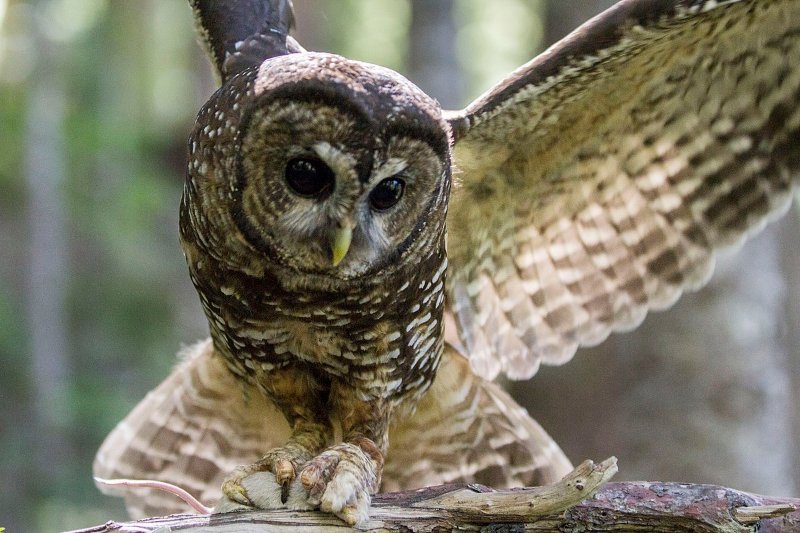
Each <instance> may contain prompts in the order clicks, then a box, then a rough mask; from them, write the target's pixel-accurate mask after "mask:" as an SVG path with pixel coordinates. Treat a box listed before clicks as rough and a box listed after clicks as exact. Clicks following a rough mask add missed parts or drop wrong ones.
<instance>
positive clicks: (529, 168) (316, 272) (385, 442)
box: [95, 0, 800, 523]
mask: <svg viewBox="0 0 800 533" xmlns="http://www.w3.org/2000/svg"><path fill="white" fill-rule="evenodd" d="M192 5H193V7H194V9H195V14H196V15H197V20H198V25H199V28H200V30H201V32H200V33H201V36H202V37H203V38H204V40H205V41H206V43H207V46H208V50H209V51H210V55H211V58H212V61H213V62H214V63H215V66H216V67H217V71H218V74H219V75H220V78H221V79H222V82H223V85H222V87H221V88H220V90H219V91H217V93H215V95H214V96H212V98H211V99H210V100H209V102H208V103H207V104H206V105H205V106H204V108H203V109H202V110H201V112H200V113H199V115H198V119H197V123H196V126H195V128H194V131H193V132H192V135H191V137H190V141H189V152H190V153H189V165H188V177H187V181H186V187H185V189H184V197H183V202H182V205H181V242H182V245H183V248H184V251H185V254H186V259H187V263H188V266H189V271H190V275H191V278H192V281H193V282H194V284H195V286H196V287H197V290H198V294H199V295H200V299H201V301H202V304H203V307H204V309H205V312H206V315H207V317H208V320H209V326H210V330H211V343H206V344H203V345H200V346H198V347H196V348H195V349H194V353H193V356H192V357H190V358H189V359H188V360H187V361H186V362H184V363H182V364H181V365H180V366H178V367H177V368H176V370H175V371H173V373H172V375H171V376H170V377H169V378H168V379H167V381H165V382H164V383H163V384H162V385H161V386H160V387H159V388H158V389H157V390H156V391H155V392H154V393H153V394H151V395H150V396H148V398H146V399H145V400H144V401H143V402H142V404H140V406H139V407H137V408H136V410H135V411H134V412H133V413H131V415H130V416H129V417H128V418H127V419H126V420H125V421H123V422H122V423H121V424H120V426H119V427H118V428H117V429H116V430H115V431H114V432H113V433H112V434H111V435H110V436H109V438H108V439H107V441H106V443H105V444H104V445H103V447H102V448H101V450H100V452H99V453H98V457H97V461H96V464H95V472H96V474H97V475H99V476H101V477H149V478H160V479H162V480H164V481H170V482H173V483H178V484H181V485H184V486H185V487H186V488H187V489H189V490H190V491H192V492H193V493H195V494H199V495H200V496H201V498H205V499H207V500H208V499H214V498H216V497H217V496H218V495H219V494H220V492H219V491H220V488H219V487H220V483H221V482H222V481H223V479H224V483H222V491H223V492H224V493H225V495H226V496H227V497H228V498H230V499H231V500H234V501H237V502H240V503H244V504H251V503H256V504H258V503H259V502H253V501H251V499H250V498H249V497H248V495H247V493H246V491H245V490H244V489H243V488H242V487H241V484H240V483H239V482H240V481H241V480H242V479H243V478H244V477H246V476H247V475H249V474H251V473H253V472H256V471H261V470H268V471H271V472H273V473H275V474H276V477H277V481H278V482H279V484H282V485H284V489H282V494H281V496H282V497H283V498H282V499H283V501H286V497H287V492H288V490H289V487H290V486H295V487H296V486H298V484H299V486H301V488H300V490H301V491H303V490H304V491H306V492H305V493H304V494H305V495H306V496H305V497H306V498H307V503H310V504H311V505H312V506H318V507H320V508H322V509H323V510H328V511H331V512H334V513H336V514H337V515H338V516H340V517H342V518H343V519H345V520H346V521H348V522H350V523H354V522H357V521H358V520H360V519H363V518H364V517H365V516H366V513H367V510H368V504H369V495H370V494H371V493H372V492H374V491H376V490H378V488H379V486H380V485H381V481H382V486H383V487H384V488H386V489H399V488H409V487H413V486H419V485H422V484H429V483H438V482H445V481H480V482H484V483H488V484H492V485H495V486H506V485H511V484H518V483H526V484H529V483H535V482H545V483H546V482H550V481H553V480H555V479H557V478H558V477H559V476H560V475H562V474H563V473H565V471H566V469H567V468H568V467H569V462H568V461H567V460H566V458H565V457H564V456H563V454H562V453H561V451H560V450H559V449H558V447H557V446H556V445H555V444H554V443H553V442H552V441H551V440H550V439H549V437H547V435H546V434H545V433H544V432H543V431H542V430H541V428H539V426H538V425H536V424H535V422H533V421H532V420H530V418H529V417H528V416H527V415H526V414H525V413H524V411H522V410H521V409H520V408H519V407H517V406H516V405H515V404H514V403H513V401H512V400H511V399H510V398H509V397H508V396H506V395H505V394H504V393H503V392H502V391H501V390H500V389H499V388H497V386H495V385H493V384H492V383H490V382H488V381H484V378H486V379H492V378H494V377H495V376H496V375H497V374H498V373H499V372H501V371H503V372H505V373H506V374H507V375H508V376H510V377H512V378H527V377H530V376H531V375H533V374H534V373H535V371H536V369H537V368H538V366H539V364H540V363H541V362H544V363H547V364H560V363H563V362H565V361H567V360H569V359H570V358H571V357H572V355H573V354H574V352H575V350H576V349H577V348H578V347H579V346H585V345H588V344H593V343H597V342H599V341H601V340H602V339H604V338H605V337H606V336H607V335H608V334H609V333H610V332H612V331H618V330H621V329H626V328H631V327H634V326H636V325H637V324H638V323H639V322H640V321H641V320H642V318H643V317H644V315H645V313H646V312H647V311H648V310H650V309H658V308H663V307H667V306H669V305H671V304H672V303H673V302H674V301H675V299H677V298H678V296H679V295H680V294H681V292H682V291H684V290H694V289H697V288H699V287H700V286H702V285H703V284H704V282H705V281H706V280H707V278H708V276H709V274H710V272H711V269H712V267H713V258H714V253H715V250H716V249H718V248H720V247H722V246H725V245H729V244H731V243H734V242H737V241H739V240H741V238H742V237H743V236H744V235H746V234H747V233H749V232H751V231H753V230H754V229H757V228H758V227H760V226H761V225H763V223H764V221H765V220H767V219H769V218H770V217H772V216H775V215H776V214H777V213H780V212H781V211H782V210H783V209H785V208H786V206H787V205H788V204H789V199H790V197H791V191H792V190H793V187H794V186H795V185H796V183H797V174H798V167H800V156H798V151H797V146H798V141H800V105H798V104H800V70H798V69H797V68H796V65H797V64H800V3H798V2H796V1H792V0H761V1H746V0H741V1H738V2H736V1H731V2H717V1H712V0H705V1H699V0H697V1H673V2H670V1H656V0H632V1H625V2H621V3H620V4H619V5H618V6H616V7H615V8H613V9H612V10H610V11H608V12H607V13H606V14H604V15H602V16H601V17H599V18H597V19H594V20H593V21H591V22H590V23H588V24H587V25H585V26H583V27H582V28H580V29H578V30H577V31H576V32H574V33H573V34H572V35H570V36H569V37H567V38H566V39H565V40H564V41H562V42H561V43H559V44H557V45H556V46H555V47H553V48H551V49H550V50H548V51H547V52H545V53H544V54H542V56H540V57H539V58H537V59H535V60H533V61H532V62H531V63H529V64H527V65H525V66H523V67H521V68H520V69H518V70H517V71H516V72H514V73H513V74H512V75H511V76H510V77H509V78H508V79H506V80H504V81H503V82H501V83H500V84H499V85H498V86H497V87H496V88H494V89H492V90H491V91H489V92H488V93H487V94H486V95H484V96H482V97H480V98H479V99H478V100H476V101H475V102H474V103H473V104H471V105H470V106H468V107H467V108H466V109H465V110H463V111H458V112H443V111H442V110H441V109H440V108H439V106H438V104H437V103H436V102H435V101H434V100H433V99H431V98H430V97H428V96H427V95H425V94H424V93H422V91H420V90H419V89H418V88H416V87H415V86H414V85H413V84H411V83H410V82H408V81H407V80H405V79H404V78H402V77H401V76H399V75H398V74H396V73H394V72H392V71H389V70H387V69H383V68H381V67H377V66H374V65H367V64H364V63H359V62H355V61H350V60H346V59H344V58H341V57H339V56H334V55H330V54H321V53H309V52H305V51H304V50H302V48H301V47H300V46H299V45H298V44H297V43H296V42H294V41H293V40H292V39H291V38H289V37H287V32H288V30H289V28H290V26H291V21H292V18H291V9H290V5H288V4H287V3H286V2H281V1H278V0H273V1H262V2H258V1H255V0H253V1H252V2H239V3H237V4H236V7H235V8H234V7H230V8H229V7H225V6H226V5H232V4H228V3H224V4H220V3H214V2H205V1H202V0H196V1H193V2H192ZM248 6H249V7H248ZM248 13H249V14H250V16H247V14H248ZM253 14H260V15H258V17H261V18H260V19H258V18H257V19H256V20H254V19H253ZM239 19H241V20H239ZM451 160H452V161H451ZM451 169H452V172H453V176H454V180H453V181H454V183H455V184H454V185H451ZM451 186H452V188H453V192H452V195H451ZM446 231H447V239H446V241H447V242H446V244H445V232H446ZM446 323H448V324H450V325H449V326H445V324H446ZM453 324H456V325H457V327H452V326H453ZM445 335H448V336H449V338H451V339H452V343H453V345H458V346H461V347H462V349H463V350H464V352H465V353H466V354H467V356H468V357H467V358H468V359H469V363H470V364H467V358H465V357H462V355H460V352H458V351H457V350H456V348H452V347H451V345H449V344H447V343H446V342H445ZM437 370H438V374H437ZM473 371H474V372H475V373H476V375H474V374H473V373H472V372H473ZM265 453H266V455H264V454H265ZM259 457H262V459H260V460H259ZM253 461H256V462H255V463H253ZM239 463H246V464H249V465H248V466H246V467H243V468H238V469H236V470H233V466H234V465H235V464H239ZM231 471H233V473H232V474H231ZM226 476H227V477H226ZM129 502H130V504H131V506H132V507H134V508H136V509H137V510H138V511H140V512H141V511H144V512H162V511H165V510H172V509H171V508H170V506H169V504H164V503H163V502H164V499H163V496H162V497H156V496H154V495H152V494H146V495H139V494H130V495H129Z"/></svg>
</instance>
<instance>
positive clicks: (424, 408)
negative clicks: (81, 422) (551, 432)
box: [94, 340, 571, 518]
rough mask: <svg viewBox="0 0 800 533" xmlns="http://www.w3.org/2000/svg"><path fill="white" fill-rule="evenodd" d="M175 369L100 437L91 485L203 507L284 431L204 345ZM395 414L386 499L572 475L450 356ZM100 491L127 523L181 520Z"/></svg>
mask: <svg viewBox="0 0 800 533" xmlns="http://www.w3.org/2000/svg"><path fill="white" fill-rule="evenodd" d="M183 359H184V360H183V361H182V362H181V363H180V364H179V365H178V366H176V368H175V369H174V370H173V371H172V373H171V374H170V375H169V377H167V379H166V380H164V382H162V383H161V384H160V385H159V386H158V387H157V388H156V389H155V390H153V391H152V392H150V393H149V394H148V395H147V397H146V398H145V399H144V400H142V402H141V403H140V404H139V405H138V406H137V407H136V408H135V409H134V410H133V411H132V412H131V413H130V414H129V415H128V416H127V417H126V418H125V419H124V420H123V421H122V422H120V423H119V424H118V425H117V427H116V428H115V429H114V430H113V431H112V432H111V434H109V436H108V437H107V438H106V440H105V442H104V443H103V445H102V446H101V448H100V450H99V452H98V453H97V456H96V458H95V463H94V475H95V476H97V477H100V478H104V479H111V478H127V479H145V478H146V479H156V480H159V481H166V482H169V483H172V484H175V485H178V486H180V487H182V488H184V489H186V490H187V491H189V492H190V493H191V494H192V495H194V496H195V497H196V498H198V499H199V500H200V501H202V502H203V503H205V504H207V505H208V504H213V503H215V502H216V501H217V500H218V499H219V497H220V495H221V490H220V486H221V484H222V481H223V479H224V478H225V476H226V475H228V474H229V473H230V472H231V471H232V470H233V469H234V468H235V467H236V466H237V465H239V464H249V463H252V462H253V461H255V460H257V459H258V458H260V457H261V456H262V455H263V453H264V450H265V449H269V448H270V447H272V446H278V445H280V444H283V442H285V440H286V439H287V438H288V437H289V427H288V425H287V423H286V420H285V419H284V418H283V415H281V414H280V413H279V411H278V410H277V409H276V408H275V406H274V405H273V404H272V403H271V402H270V401H268V400H267V399H266V398H265V397H264V395H263V394H261V392H260V391H259V390H258V389H257V387H255V386H252V385H246V384H245V382H244V381H242V380H241V379H238V378H237V377H236V376H235V375H234V374H232V373H231V372H230V371H229V370H228V368H227V366H226V365H225V362H224V358H223V357H221V356H220V355H219V354H217V353H215V352H214V348H213V346H212V343H211V341H210V340H207V341H203V342H201V343H198V344H196V345H194V346H193V347H191V348H189V349H187V350H186V353H185V355H184V356H183ZM400 411H401V412H400V413H398V416H397V417H396V418H395V420H394V423H393V425H392V427H391V429H390V442H391V447H390V450H389V453H388V456H387V458H386V464H385V467H384V471H383V484H382V487H381V488H382V490H384V491H388V490H402V489H409V488H417V487H421V486H426V485H431V484H438V483H448V482H478V483H484V484H487V485H491V486H492V487H496V488H500V487H510V486H519V485H522V484H525V485H529V484H534V483H535V484H544V483H551V482H553V481H556V480H558V479H560V478H561V477H562V476H563V475H564V474H565V473H567V472H568V471H569V470H570V469H571V465H570V463H569V461H568V460H567V458H566V456H564V454H563V452H562V451H561V450H560V449H559V447H558V445H556V443H555V442H554V441H553V440H552V439H551V438H550V437H549V436H548V435H547V433H545V432H544V430H542V428H541V427H539V425H538V424H537V423H536V422H535V421H533V420H532V419H531V418H530V417H529V416H528V414H527V413H526V411H525V410H524V409H523V408H522V407H520V406H519V405H517V404H516V403H515V402H514V400H513V399H511V398H510V397H509V396H508V395H507V394H506V393H505V392H503V391H502V390H501V389H500V388H499V387H498V386H497V385H495V384H493V383H490V382H487V381H485V380H483V379H481V378H479V377H477V376H475V375H474V374H473V373H472V371H471V368H470V365H469V363H468V360H467V358H466V357H464V356H462V355H460V354H459V353H458V352H457V351H456V350H455V349H454V348H452V347H449V346H448V347H447V349H446V350H445V354H444V356H443V360H442V364H441V368H440V371H439V373H438V375H437V378H436V380H435V381H434V383H433V385H432V386H431V388H430V389H429V391H428V393H427V394H426V395H425V396H424V397H423V398H422V400H421V401H420V402H419V404H418V405H417V407H416V409H413V408H411V407H410V406H408V407H406V408H405V409H401V410H400ZM99 488H100V489H101V490H102V491H104V492H106V493H108V494H114V495H122V496H124V497H125V503H126V506H127V508H128V511H129V513H130V514H131V516H133V517H135V518H138V517H144V516H158V515H164V514H170V513H178V512H187V511H189V509H188V507H187V505H186V504H184V503H183V502H181V501H180V500H178V499H177V498H175V497H174V496H172V495H171V494H167V493H164V492H161V491H157V490H153V489H141V488H137V489H132V488H124V489H120V488H110V487H107V486H104V485H100V486H99Z"/></svg>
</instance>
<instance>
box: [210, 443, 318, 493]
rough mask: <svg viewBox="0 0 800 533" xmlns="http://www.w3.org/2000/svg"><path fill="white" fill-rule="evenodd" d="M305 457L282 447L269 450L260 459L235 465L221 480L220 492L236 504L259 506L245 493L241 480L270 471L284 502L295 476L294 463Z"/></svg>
mask: <svg viewBox="0 0 800 533" xmlns="http://www.w3.org/2000/svg"><path fill="white" fill-rule="evenodd" d="M305 459H306V457H305V456H303V455H302V454H298V453H294V452H293V451H290V450H286V449H284V448H276V449H274V450H271V451H270V452H269V453H267V455H265V456H264V458H263V459H261V460H260V461H258V462H256V463H253V464H250V465H244V466H239V467H237V468H236V469H235V470H234V471H233V472H232V473H231V475H230V476H228V477H227V478H226V479H225V481H223V483H222V493H223V494H224V495H225V496H227V497H228V498H229V499H230V500H232V501H234V502H236V503H238V504H241V505H246V506H248V507H259V505H257V504H255V503H254V502H253V500H252V499H251V498H250V496H249V495H248V494H247V488H245V487H244V486H243V484H242V481H243V480H244V479H245V478H247V477H249V476H251V475H253V474H255V473H258V472H272V473H273V474H274V475H275V481H276V482H277V483H278V485H279V486H280V487H281V493H280V501H281V503H282V504H286V502H287V501H288V499H289V492H290V489H291V485H292V481H294V479H295V477H296V471H297V470H296V469H297V467H296V466H295V463H301V464H302V462H304V461H305Z"/></svg>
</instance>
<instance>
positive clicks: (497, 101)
mask: <svg viewBox="0 0 800 533" xmlns="http://www.w3.org/2000/svg"><path fill="white" fill-rule="evenodd" d="M798 65H800V2H797V1H796V0H758V1H756V0H753V1H727V2H722V1H714V0H685V1H657V0H629V1H623V2H620V3H619V4H618V5H617V6H615V7H614V8H612V9H610V10H609V11H606V12H605V13H603V14H601V15H600V16H598V17H596V18H595V19H593V20H591V21H589V22H588V23H587V24H585V25H583V26H581V27H580V28H578V29H577V30H576V31H575V32H573V33H572V34H571V35H569V36H568V37H566V38H565V39H564V40H563V41H561V42H560V43H558V44H556V45H555V46H553V47H552V48H550V49H549V50H547V51H546V52H544V53H543V54H542V55H541V56H539V57H538V58H536V59H534V60H533V61H531V62H530V63H528V64H526V65H524V66H523V67H521V68H520V69H518V70H517V71H516V72H514V73H513V74H512V75H511V76H510V77H509V78H507V79H506V80H504V81H503V82H502V83H500V84H499V85H497V86H496V87H495V88H493V89H492V90H490V91H489V92H488V93H486V94H484V95H483V96H481V97H480V98H478V100H476V101H475V102H474V103H472V104H471V105H470V106H468V107H467V108H466V109H464V110H463V111H459V112H454V113H452V114H451V115H449V116H448V120H449V122H450V124H451V126H452V128H453V134H454V140H455V146H454V156H453V157H454V168H455V171H454V176H455V180H456V186H455V188H454V192H453V197H452V199H451V204H450V208H449V213H448V245H447V246H448V256H449V258H450V267H449V271H448V276H449V278H448V289H447V290H448V292H447V297H448V309H449V311H450V312H451V313H452V314H453V315H454V316H455V318H456V323H457V329H458V334H459V337H460V339H461V341H462V343H463V345H464V346H465V348H466V350H467V351H468V352H469V353H470V355H471V357H472V362H473V366H474V367H475V369H476V371H477V373H478V374H480V375H482V376H484V377H486V378H493V377H494V376H496V375H497V374H498V372H500V371H503V372H505V373H506V374H507V375H508V376H509V377H511V378H516V379H523V378H528V377H530V376H532V375H533V374H534V373H535V372H536V370H537V368H538V366H539V364H540V363H542V362H544V363H546V364H561V363H564V362H566V361H568V360H569V359H570V358H571V357H572V355H573V354H574V353H575V350H576V349H577V348H578V347H579V346H587V345H592V344H596V343H599V342H600V341H602V340H603V339H605V338H606V337H607V336H608V335H609V333H610V332H612V331H620V330H626V329H631V328H633V327H635V326H637V325H638V324H639V323H640V322H641V321H642V320H643V318H644V316H645V314H646V313H647V311H648V310H650V309H663V308H666V307H668V306H670V305H671V304H672V303H673V302H675V300H676V299H677V298H678V297H679V296H680V294H681V293H682V292H683V291H684V290H695V289H698V288H699V287H701V286H702V285H703V284H705V282H706V281H707V280H708V278H709V276H710V273H711V271H712V269H713V264H714V255H715V251H716V250H717V249H719V248H720V247H723V246H726V245H731V244H734V243H737V242H739V241H741V240H742V239H743V237H744V236H746V235H748V234H750V233H752V232H754V231H756V230H758V229H760V228H761V227H762V226H763V225H764V223H765V221H767V220H769V219H770V218H773V217H775V216H776V215H778V214H780V213H781V212H783V211H784V210H785V209H786V208H787V206H788V205H789V203H790V198H791V191H792V188H793V186H795V185H796V184H797V181H798V179H797V176H798V168H799V167H800V68H798Z"/></svg>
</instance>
